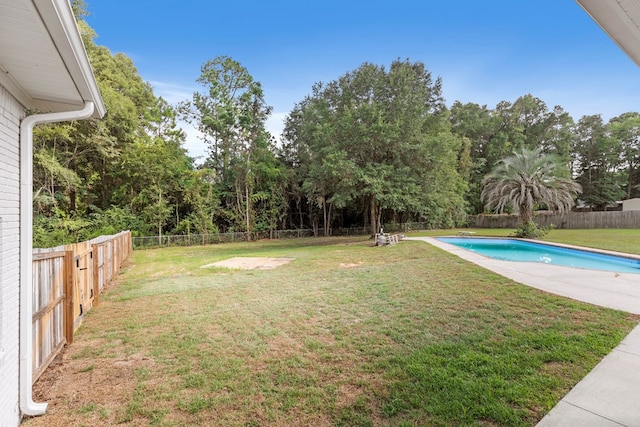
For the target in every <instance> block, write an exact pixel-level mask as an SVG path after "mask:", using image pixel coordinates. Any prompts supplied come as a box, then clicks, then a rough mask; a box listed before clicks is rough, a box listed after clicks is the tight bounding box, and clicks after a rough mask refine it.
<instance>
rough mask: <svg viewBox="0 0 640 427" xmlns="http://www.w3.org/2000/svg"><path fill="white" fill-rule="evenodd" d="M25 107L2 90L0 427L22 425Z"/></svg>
mask: <svg viewBox="0 0 640 427" xmlns="http://www.w3.org/2000/svg"><path fill="white" fill-rule="evenodd" d="M23 115H24V111H23V108H22V106H21V105H20V104H19V103H18V101H16V100H15V98H13V97H12V96H11V95H10V94H9V93H8V92H7V91H6V90H5V89H4V88H3V87H2V86H0V389H1V390H2V392H1V393H0V425H2V426H11V425H18V424H19V423H20V410H19V379H20V378H19V371H18V368H19V357H20V355H19V350H18V343H19V319H20V312H19V306H20V295H19V281H20V267H19V259H20V157H19V129H20V119H21V118H22V117H23Z"/></svg>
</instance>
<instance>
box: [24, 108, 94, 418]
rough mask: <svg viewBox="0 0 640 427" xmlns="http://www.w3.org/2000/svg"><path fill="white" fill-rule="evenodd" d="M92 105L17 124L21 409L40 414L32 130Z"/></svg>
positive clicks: (88, 111) (85, 113) (80, 115)
mask: <svg viewBox="0 0 640 427" xmlns="http://www.w3.org/2000/svg"><path fill="white" fill-rule="evenodd" d="M93 110H94V104H93V102H91V101H85V104H84V107H83V108H82V109H80V110H77V111H65V112H60V113H47V114H34V115H32V116H28V117H25V118H24V119H23V120H22V122H21V123H20V284H19V286H20V346H19V351H20V410H21V411H22V414H23V415H30V416H35V415H43V414H44V413H45V411H46V410H47V403H36V402H34V401H33V394H32V385H33V384H32V383H33V128H34V126H36V125H38V124H42V123H54V122H66V121H70V120H81V119H86V118H88V117H91V115H92V114H93Z"/></svg>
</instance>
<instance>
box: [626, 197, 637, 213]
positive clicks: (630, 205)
mask: <svg viewBox="0 0 640 427" xmlns="http://www.w3.org/2000/svg"><path fill="white" fill-rule="evenodd" d="M622 210H623V211H640V198H635V199H627V200H623V201H622Z"/></svg>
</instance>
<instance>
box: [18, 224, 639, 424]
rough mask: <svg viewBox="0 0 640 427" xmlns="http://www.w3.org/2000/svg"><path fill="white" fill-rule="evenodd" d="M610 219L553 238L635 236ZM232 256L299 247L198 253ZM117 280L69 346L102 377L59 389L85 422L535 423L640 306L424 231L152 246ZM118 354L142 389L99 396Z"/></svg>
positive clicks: (632, 321)
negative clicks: (494, 266) (395, 238)
mask: <svg viewBox="0 0 640 427" xmlns="http://www.w3.org/2000/svg"><path fill="white" fill-rule="evenodd" d="M477 231H478V234H486V235H508V234H509V232H510V230H506V231H505V230H499V231H495V230H484V231H485V233H481V232H480V231H481V230H477ZM610 232H611V230H607V231H606V232H602V231H600V232H599V233H593V235H591V233H584V232H582V233H569V231H567V232H566V233H565V230H554V231H552V232H551V233H550V234H549V235H548V236H547V238H548V239H549V240H553V241H562V242H565V243H573V244H575V243H580V244H587V243H588V244H589V246H601V247H605V248H607V249H614V250H622V249H621V248H626V250H627V251H630V249H633V248H632V246H633V239H629V240H628V241H627V243H620V246H619V247H617V246H616V245H617V243H615V242H614V241H616V242H617V241H619V240H620V241H621V240H624V239H622V238H623V237H625V236H626V235H627V234H628V233H629V231H628V230H625V231H624V232H621V233H620V235H618V234H617V231H616V232H614V233H616V234H615V237H610V236H613V234H607V233H610ZM634 232H635V231H634ZM440 233H442V232H440ZM501 233H502V234H501ZM423 234H424V233H423ZM428 234H432V235H435V234H437V233H436V232H433V233H428ZM445 234H446V233H445ZM635 236H636V237H635V239H636V240H635V241H638V240H637V239H638V237H640V234H638V233H636V235H635ZM583 242H584V243H583ZM635 252H636V253H638V248H635ZM234 256H266V257H289V258H294V260H293V261H292V262H291V263H290V264H287V265H285V266H282V267H278V268H277V269H274V270H247V271H237V270H229V269H220V268H206V269H203V268H200V266H202V265H205V264H210V263H213V262H215V261H219V260H222V259H226V258H230V257H234ZM121 279H122V280H121V283H119V284H118V285H116V286H114V287H112V288H111V289H110V290H109V291H108V292H107V293H105V294H104V296H103V297H102V299H101V305H100V306H98V307H97V308H95V309H93V310H92V311H91V312H90V313H89V315H88V317H87V318H86V319H85V322H84V325H83V326H82V328H81V329H80V331H79V333H78V335H77V337H76V340H75V342H74V344H73V345H72V346H71V347H70V349H69V350H68V351H69V360H70V362H69V363H70V364H71V365H70V366H73V368H70V369H71V370H72V372H73V374H74V375H77V376H78V378H76V379H77V380H81V379H82V378H84V377H81V376H86V377H87V378H89V377H91V378H93V380H92V381H93V382H94V383H95V384H94V385H93V387H95V388H96V392H95V393H92V392H87V393H86V394H82V395H80V394H77V395H75V397H73V398H71V397H68V396H65V395H63V396H60V395H58V396H49V399H57V401H58V402H59V403H57V404H56V405H55V406H54V407H55V408H56V410H55V412H56V413H57V414H58V416H60V417H64V416H67V415H68V416H69V417H74V418H73V419H75V420H76V421H78V422H83V423H84V424H85V425H96V423H97V424H100V423H102V424H104V425H106V424H111V423H122V424H125V425H159V426H165V425H166V426H173V425H183V426H191V425H192V426H196V425H220V426H266V425H269V426H271V425H274V426H295V425H300V426H308V425H314V426H334V425H335V426H418V425H419V426H426V425H429V426H432V425H433V426H462V425H464V426H467V425H477V426H531V425H535V424H536V422H537V421H539V420H540V419H541V418H542V417H543V416H544V414H545V413H547V412H548V411H549V410H550V409H551V408H552V407H553V406H554V405H555V404H556V403H557V402H558V400H559V399H560V398H561V397H562V396H564V395H565V394H566V393H567V392H568V391H569V389H570V388H571V387H572V386H573V385H575V384H576V383H577V382H578V381H579V380H580V379H582V378H583V377H584V376H585V375H586V374H587V373H588V372H589V371H590V370H591V369H592V368H593V367H594V366H595V365H596V364H597V363H598V361H599V360H600V359H602V357H603V356H604V355H606V354H607V353H608V352H610V351H611V349H612V348H613V347H615V346H616V345H617V344H618V343H619V342H620V340H621V339H622V338H623V337H624V336H625V335H626V334H627V333H628V332H629V331H630V330H631V329H632V328H633V327H634V326H635V325H636V324H637V322H638V320H639V319H638V317H637V316H633V315H629V314H626V313H622V312H619V311H614V310H610V309H604V308H599V307H595V306H592V305H589V304H584V303H579V302H575V301H572V300H569V299H566V298H561V297H556V296H553V295H549V294H546V293H544V292H541V291H538V290H536V289H532V288H529V287H526V286H523V285H519V284H516V283H514V282H512V281H510V280H508V279H505V278H503V277H501V276H499V275H496V274H494V273H491V272H489V271H486V270H483V269H482V268H479V267H477V266H475V265H472V264H469V263H468V262H466V261H464V260H462V259H460V258H457V257H455V256H454V255H451V254H449V253H446V252H444V251H441V250H439V249H437V248H435V247H432V246H431V245H429V244H426V243H424V242H412V241H405V242H401V243H400V244H398V245H395V246H392V247H373V246H372V241H371V240H368V239H366V238H357V237H356V238H354V237H351V238H331V239H299V240H283V241H264V242H254V243H234V244H222V245H215V246H201V247H186V248H185V247H182V248H166V249H153V250H142V251H135V252H134V253H133V256H132V259H131V263H130V265H129V266H128V268H127V269H126V271H125V273H124V274H123V275H122V276H121ZM121 360H128V361H132V363H134V362H136V361H137V362H136V363H138V364H134V365H133V366H134V368H132V370H131V371H129V372H130V373H129V377H127V378H126V379H127V381H129V383H127V382H126V381H124V382H123V383H122V384H130V386H129V388H127V387H125V386H121V387H120V389H117V388H114V389H113V390H114V393H113V396H111V397H109V396H104V393H102V394H101V393H99V389H100V387H107V386H113V384H103V383H102V382H99V383H98V382H97V380H96V378H107V379H110V378H111V377H114V378H113V379H112V381H117V380H118V378H117V376H116V375H114V374H112V373H111V372H112V371H110V369H112V366H113V365H114V363H116V362H117V361H121ZM107 379H104V381H107ZM120 380H121V378H120ZM87 381H88V380H87ZM118 390H119V391H118ZM116 391H118V392H116ZM45 398H47V397H46V396H45ZM65 414H66V415H65ZM48 416H49V415H45V416H44V417H41V422H43V423H46V422H47V417H48ZM61 419H62V418H61ZM70 419H71V418H70ZM37 420H38V419H34V420H31V421H32V422H34V423H36V422H40V421H37ZM33 425H36V424H33ZM42 425H46V424H42Z"/></svg>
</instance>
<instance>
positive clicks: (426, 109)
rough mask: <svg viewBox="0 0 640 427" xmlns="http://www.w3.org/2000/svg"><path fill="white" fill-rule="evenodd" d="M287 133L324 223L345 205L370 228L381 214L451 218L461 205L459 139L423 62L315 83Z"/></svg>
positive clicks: (364, 68)
mask: <svg viewBox="0 0 640 427" xmlns="http://www.w3.org/2000/svg"><path fill="white" fill-rule="evenodd" d="M285 139H286V140H287V141H286V144H287V146H288V147H294V148H295V150H297V151H298V152H299V153H301V155H300V157H299V159H304V160H305V161H308V162H309V165H308V168H307V170H308V173H307V175H306V177H305V178H304V184H303V186H302V188H303V189H304V190H305V193H306V196H307V198H308V199H309V200H312V201H316V202H317V204H318V206H319V207H321V208H322V216H323V220H324V224H325V229H327V228H328V227H329V224H330V223H331V220H332V212H334V209H341V208H346V207H347V206H358V205H359V206H363V207H364V210H363V211H362V217H363V218H365V219H366V221H367V222H368V223H369V226H370V229H371V232H372V233H375V232H377V230H378V229H379V227H380V225H381V223H382V221H383V218H384V216H385V215H387V217H389V218H398V217H399V216H404V218H405V219H428V220H430V221H432V222H433V224H453V223H455V222H456V221H457V220H458V219H459V218H460V215H461V212H463V211H464V201H463V195H464V191H465V189H464V187H465V186H464V182H463V181H462V179H461V177H460V175H459V174H458V172H457V167H458V155H459V153H460V152H461V147H462V138H459V137H457V136H454V135H452V133H451V129H450V125H449V123H448V121H447V110H446V108H445V106H444V100H443V98H442V94H441V81H440V79H435V80H434V79H432V77H431V73H430V72H429V71H428V70H427V69H426V68H425V66H424V64H422V63H419V62H418V63H411V62H409V61H400V60H397V61H394V62H393V63H392V64H391V66H390V68H389V69H388V70H387V69H386V68H385V67H383V66H378V65H374V64H369V63H365V64H363V65H361V66H360V67H359V68H358V69H356V70H354V71H353V72H349V73H347V74H345V75H343V76H341V77H340V78H339V79H337V80H335V81H332V82H330V83H328V84H326V85H323V84H317V85H315V86H314V87H313V93H312V94H311V95H310V96H309V97H307V98H306V99H305V100H303V101H302V102H301V103H299V104H298V105H296V107H295V108H294V111H293V112H292V114H291V115H290V116H289V119H288V120H287V126H286V128H285ZM440 177H446V178H447V179H444V180H442V181H438V179H439V178H440ZM436 182H438V185H436Z"/></svg>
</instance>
